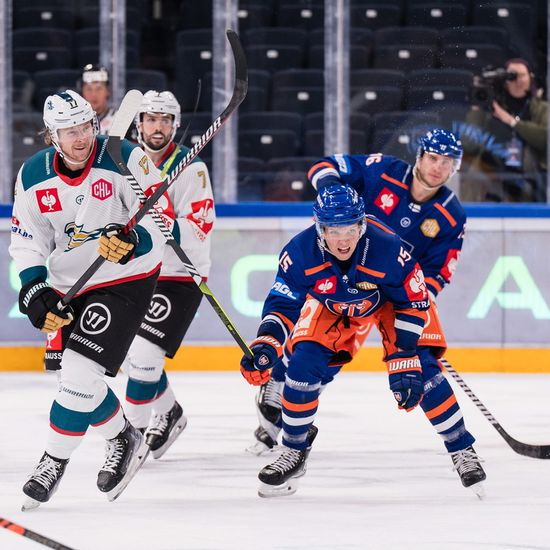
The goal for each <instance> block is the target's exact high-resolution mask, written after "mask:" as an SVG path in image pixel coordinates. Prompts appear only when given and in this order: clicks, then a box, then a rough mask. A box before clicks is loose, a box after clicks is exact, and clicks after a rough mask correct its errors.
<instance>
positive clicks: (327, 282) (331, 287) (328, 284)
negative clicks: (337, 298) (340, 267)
mask: <svg viewBox="0 0 550 550" xmlns="http://www.w3.org/2000/svg"><path fill="white" fill-rule="evenodd" d="M313 292H318V293H319V294H334V293H335V292H336V275H333V276H332V277H328V278H327V279H319V280H317V281H315V286H314V287H313Z"/></svg>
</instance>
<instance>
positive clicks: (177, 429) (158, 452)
mask: <svg viewBox="0 0 550 550" xmlns="http://www.w3.org/2000/svg"><path fill="white" fill-rule="evenodd" d="M186 426H187V418H185V416H182V417H181V418H180V419H179V420H178V422H177V424H176V425H175V426H174V429H173V430H172V433H171V434H170V435H169V436H168V439H167V440H166V443H165V444H164V445H162V446H161V447H159V448H158V449H155V450H154V451H153V450H151V454H152V455H153V458H155V459H157V458H160V457H161V456H162V455H163V454H164V453H165V452H166V451H167V450H168V449H169V448H170V447H171V446H172V444H173V443H174V441H176V439H177V438H178V437H179V436H180V435H181V432H183V430H185V427H186Z"/></svg>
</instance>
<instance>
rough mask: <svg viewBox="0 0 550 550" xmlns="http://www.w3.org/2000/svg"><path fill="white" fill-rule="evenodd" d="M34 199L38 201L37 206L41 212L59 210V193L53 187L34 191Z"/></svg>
mask: <svg viewBox="0 0 550 550" xmlns="http://www.w3.org/2000/svg"><path fill="white" fill-rule="evenodd" d="M36 200H37V201H38V208H40V212H42V214H47V213H49V212H59V211H60V210H61V201H60V200H59V195H58V194H57V189H56V188H55V187H52V188H50V189H40V190H38V191H36Z"/></svg>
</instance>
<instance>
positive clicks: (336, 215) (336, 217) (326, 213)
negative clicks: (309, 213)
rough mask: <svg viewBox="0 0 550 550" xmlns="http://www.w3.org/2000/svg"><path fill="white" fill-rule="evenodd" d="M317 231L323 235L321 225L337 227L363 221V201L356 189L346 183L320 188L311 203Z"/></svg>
mask: <svg viewBox="0 0 550 550" xmlns="http://www.w3.org/2000/svg"><path fill="white" fill-rule="evenodd" d="M313 217H314V219H315V225H316V227H317V233H318V234H319V236H320V237H322V236H323V231H322V229H323V227H338V226H343V225H352V224H354V223H358V222H361V223H363V221H364V218H365V203H364V202H363V199H362V198H361V197H360V196H359V195H358V194H357V191H355V189H353V188H352V187H349V186H348V185H340V184H336V185H328V186H327V187H324V188H323V189H321V191H320V192H319V194H318V195H317V200H316V201H315V203H314V205H313Z"/></svg>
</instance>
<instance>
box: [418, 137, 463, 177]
mask: <svg viewBox="0 0 550 550" xmlns="http://www.w3.org/2000/svg"><path fill="white" fill-rule="evenodd" d="M425 152H428V153H435V154H437V155H443V156H446V157H451V158H452V159H453V160H455V161H456V165H455V171H456V170H458V169H459V168H460V163H461V162H462V153H463V151H462V143H460V140H459V139H457V138H456V136H455V135H454V134H453V133H452V132H449V131H447V130H442V129H441V128H435V129H434V130H430V131H429V132H428V133H427V134H426V135H425V136H423V137H421V138H420V144H419V146H418V151H417V155H416V156H417V158H420V157H421V156H422V155H423V154H424V153H425Z"/></svg>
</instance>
